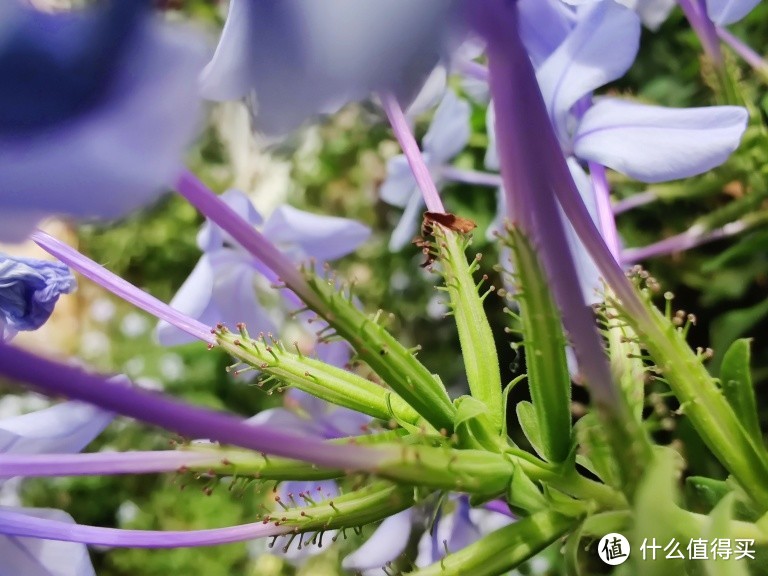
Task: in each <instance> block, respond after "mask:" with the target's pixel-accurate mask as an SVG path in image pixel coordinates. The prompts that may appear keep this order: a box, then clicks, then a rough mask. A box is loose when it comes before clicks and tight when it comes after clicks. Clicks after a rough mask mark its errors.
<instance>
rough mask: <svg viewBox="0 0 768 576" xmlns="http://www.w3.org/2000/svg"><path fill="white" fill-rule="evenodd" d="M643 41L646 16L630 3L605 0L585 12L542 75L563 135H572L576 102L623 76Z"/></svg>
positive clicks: (544, 91)
mask: <svg viewBox="0 0 768 576" xmlns="http://www.w3.org/2000/svg"><path fill="white" fill-rule="evenodd" d="M582 14H583V15H582ZM639 42H640V19H639V18H638V17H637V14H635V13H634V12H632V11H631V10H629V9H628V8H626V7H625V6H621V5H620V4H617V3H616V2H599V3H597V4H595V5H594V6H593V7H588V8H587V9H585V10H584V11H583V13H582V12H580V13H579V20H578V23H577V24H576V27H575V28H574V29H573V31H572V32H571V33H570V34H569V35H568V38H567V39H566V40H565V41H564V42H563V43H562V44H561V45H560V46H559V47H558V48H557V50H555V52H553V53H552V55H551V56H550V57H549V58H547V60H546V61H545V62H544V63H543V64H542V65H541V67H540V68H539V70H538V72H537V74H536V77H537V79H538V81H539V86H540V88H541V93H542V96H543V97H544V102H545V103H546V105H547V110H548V111H549V116H550V118H551V120H552V123H553V124H554V125H555V128H556V130H557V132H558V136H559V137H560V138H561V140H565V139H567V136H568V132H569V130H568V128H569V126H568V114H569V111H570V109H571V106H573V105H574V104H575V103H576V102H577V101H578V100H579V99H580V98H582V97H583V96H585V95H587V94H589V93H590V92H591V91H592V90H594V89H595V88H598V87H600V86H602V85H603V84H606V83H607V82H610V81H611V80H615V79H616V78H618V77H620V76H621V75H623V74H624V72H626V71H627V69H629V67H630V66H631V65H632V62H633V61H634V59H635V55H636V54H637V49H638V46H639Z"/></svg>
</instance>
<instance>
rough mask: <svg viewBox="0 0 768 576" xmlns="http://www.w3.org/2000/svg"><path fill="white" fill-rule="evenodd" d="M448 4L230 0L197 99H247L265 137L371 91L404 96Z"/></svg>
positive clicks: (437, 0) (416, 81) (439, 47)
mask: <svg viewBox="0 0 768 576" xmlns="http://www.w3.org/2000/svg"><path fill="white" fill-rule="evenodd" d="M456 4H457V2H455V1H454V0H420V1H419V2H413V1H412V0H323V2H317V1H316V0H282V1H281V2H256V1H253V0H232V2H231V4H230V13H229V17H228V19H227V23H226V25H225V28H224V31H223V33H222V38H221V41H220V43H219V46H218V48H217V50H216V54H215V55H214V58H213V60H212V61H211V63H210V64H209V66H208V67H207V68H206V70H205V73H204V74H203V77H202V89H203V93H204V94H205V95H206V96H207V97H209V98H211V99H214V100H230V99H235V98H241V97H243V96H249V97H251V99H252V101H253V102H254V105H255V112H256V116H255V120H256V123H257V126H258V127H259V128H260V129H262V130H265V131H267V132H272V133H281V132H283V133H284V132H287V131H290V130H292V129H294V128H296V127H298V126H299V125H300V124H301V123H302V122H303V121H304V120H306V119H307V118H308V117H310V116H311V115H313V114H316V113H320V112H325V111H328V110H334V109H336V108H338V107H339V106H340V105H342V104H344V103H346V102H348V101H351V100H358V99H361V98H365V97H367V95H368V94H370V93H371V92H374V91H379V90H391V91H393V92H395V93H396V94H397V95H398V96H400V98H401V99H403V100H405V99H409V98H412V97H414V96H415V95H416V93H417V92H418V89H419V87H420V85H421V84H422V83H423V81H424V79H425V78H426V76H427V75H428V74H429V72H430V71H431V70H432V69H433V68H434V66H435V65H436V64H437V62H438V60H439V59H440V57H441V56H442V52H443V47H444V45H445V43H446V30H447V28H448V26H446V25H445V24H446V23H447V21H448V19H449V18H450V17H451V16H452V14H453V11H454V9H455V6H456Z"/></svg>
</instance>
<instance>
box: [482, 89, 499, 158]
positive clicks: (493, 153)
mask: <svg viewBox="0 0 768 576" xmlns="http://www.w3.org/2000/svg"><path fill="white" fill-rule="evenodd" d="M485 129H486V132H487V133H488V148H487V149H486V150H485V159H484V160H483V164H484V165H485V167H486V168H488V170H496V171H498V169H499V149H498V148H497V147H496V113H495V112H494V110H493V102H491V103H490V104H488V109H487V110H486V111H485Z"/></svg>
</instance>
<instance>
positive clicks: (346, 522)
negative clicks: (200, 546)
mask: <svg viewBox="0 0 768 576" xmlns="http://www.w3.org/2000/svg"><path fill="white" fill-rule="evenodd" d="M414 503H415V500H414V492H413V489H409V488H403V487H401V486H397V485H394V484H390V483H389V482H375V483H373V484H369V485H367V486H363V487H362V488H359V489H358V490H355V491H354V492H349V493H347V494H343V495H341V496H335V497H333V498H330V499H328V500H324V501H322V502H317V503H315V504H312V503H309V504H308V505H307V506H302V507H298V506H295V507H288V509H283V508H280V507H279V506H278V507H277V508H276V509H275V510H274V511H273V512H271V513H268V514H266V515H265V516H264V517H262V518H260V520H261V521H262V522H264V523H265V524H267V523H270V522H271V523H273V524H275V526H282V527H284V528H292V529H293V530H291V531H290V532H292V533H294V534H299V533H302V532H315V531H318V530H319V531H322V530H334V529H336V528H352V527H355V526H361V525H364V524H370V523H371V522H377V521H378V520H383V519H384V518H387V517H389V516H392V515H393V514H397V513H398V512H401V511H402V510H405V509H406V508H408V507H410V506H412V505H413V504H414ZM284 504H290V503H284Z"/></svg>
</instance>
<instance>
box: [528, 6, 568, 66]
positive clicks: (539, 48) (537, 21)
mask: <svg viewBox="0 0 768 576" xmlns="http://www.w3.org/2000/svg"><path fill="white" fill-rule="evenodd" d="M517 6H518V11H519V13H520V20H519V22H520V24H519V27H520V39H521V40H522V41H523V44H524V45H525V49H526V51H527V52H528V55H529V56H530V57H531V60H532V61H533V65H534V66H536V67H538V66H540V65H541V64H542V63H543V62H544V61H545V60H546V59H547V58H549V56H550V55H551V54H552V53H553V52H554V51H555V50H556V49H557V47H558V46H560V44H562V43H563V41H564V40H565V38H566V37H567V36H568V34H569V32H570V31H571V29H572V28H573V27H574V25H575V23H576V15H575V13H574V12H573V10H571V9H569V8H568V7H567V6H566V5H565V4H563V2H561V1H560V0H519V1H518V3H517Z"/></svg>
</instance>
